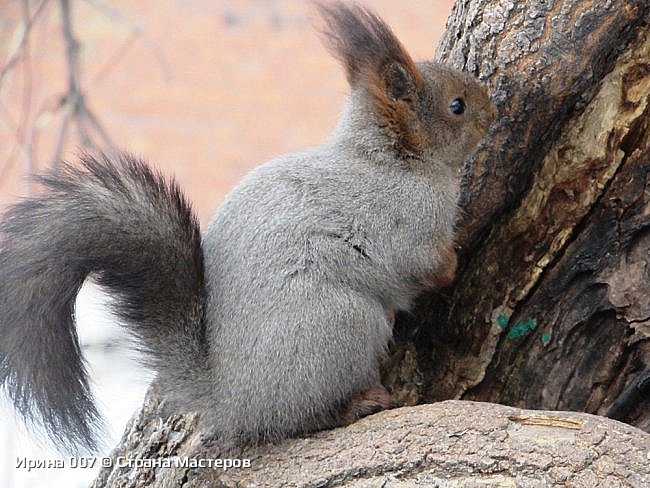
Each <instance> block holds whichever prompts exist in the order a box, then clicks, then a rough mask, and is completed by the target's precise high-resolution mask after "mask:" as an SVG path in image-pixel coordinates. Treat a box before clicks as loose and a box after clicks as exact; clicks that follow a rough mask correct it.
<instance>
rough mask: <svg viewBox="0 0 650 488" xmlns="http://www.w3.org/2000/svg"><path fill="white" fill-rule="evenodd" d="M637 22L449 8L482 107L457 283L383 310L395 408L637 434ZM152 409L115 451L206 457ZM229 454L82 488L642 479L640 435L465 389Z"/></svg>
mask: <svg viewBox="0 0 650 488" xmlns="http://www.w3.org/2000/svg"><path fill="white" fill-rule="evenodd" d="M649 28H650V3H649V2H647V1H646V0H529V1H526V2H523V1H522V2H515V1H512V0H458V1H457V3H456V6H455V7H454V10H453V12H452V15H451V17H450V19H449V22H448V28H447V32H446V35H445V37H444V38H443V41H442V43H441V45H440V47H439V49H438V58H439V60H441V61H444V62H447V63H449V64H452V65H455V66H456V67H459V68H462V69H465V70H467V71H470V72H472V73H474V74H476V75H478V76H479V77H480V78H482V79H484V80H485V81H486V83H487V84H488V85H489V86H490V87H491V88H492V90H493V92H494V99H495V101H496V103H497V105H498V107H499V110H500V118H499V121H498V122H497V123H496V124H495V126H494V128H493V130H492V131H491V132H490V134H489V136H488V138H487V139H486V141H485V142H484V144H483V145H482V146H481V147H480V148H479V150H478V151H477V153H476V155H475V157H474V158H473V160H472V161H471V162H470V163H469V164H468V165H467V167H466V170H465V173H464V179H463V181H464V182H463V197H462V202H461V203H462V207H463V214H464V218H463V219H462V221H461V222H460V223H459V225H458V228H459V238H458V245H459V248H460V268H459V269H460V271H459V275H458V278H457V280H456V283H455V284H454V286H453V287H452V288H450V289H448V290H446V291H445V292H444V293H442V294H438V295H435V296H434V295H432V296H425V297H422V299H421V300H420V303H419V306H418V308H417V310H416V312H415V313H412V314H408V315H407V314H403V315H401V316H400V317H398V321H397V324H396V329H395V335H396V341H395V345H394V347H393V351H392V354H391V357H390V358H389V360H387V361H386V363H385V365H384V381H385V383H386V385H387V387H388V388H389V389H390V390H391V392H392V393H393V395H394V396H395V398H396V399H398V401H400V402H401V403H402V404H407V405H414V404H417V403H425V402H431V401H437V400H445V399H450V398H456V399H458V398H461V399H467V400H482V401H489V402H497V403H505V404H510V405H514V406H517V407H525V408H535V409H549V410H558V409H561V410H576V411H580V412H590V413H596V414H600V415H610V416H612V417H615V418H617V419H621V420H624V421H626V422H629V423H631V424H633V425H636V426H638V427H640V428H641V429H645V430H650V398H649V397H650V266H649V264H648V263H649V261H650V255H649V249H650V180H649V176H648V173H649V171H648V170H649V168H650V131H649V126H650V108H649V107H650V105H649V101H650V100H649V93H650V40H649V36H648V29H649ZM157 412H158V407H157V403H156V401H155V397H150V398H149V400H148V402H147V404H146V406H145V409H144V410H143V412H142V413H141V416H140V417H139V418H136V419H134V421H133V423H132V425H131V428H130V430H129V431H127V436H126V437H125V439H124V440H123V442H122V445H121V446H120V447H119V448H118V450H117V451H116V454H115V455H116V456H117V455H125V456H129V457H131V458H135V457H137V456H142V457H146V458H155V457H159V456H162V457H165V458H167V457H170V456H174V455H175V456H183V455H189V456H200V455H203V456H204V457H209V458H216V457H218V453H215V452H214V451H211V450H210V446H209V445H208V444H206V443H205V441H203V440H201V438H200V435H199V433H198V432H195V430H194V423H193V422H194V420H193V417H178V416H176V417H171V418H168V419H167V420H166V421H164V422H162V421H161V420H160V419H159V418H158V417H157V415H158V413H157ZM605 432H606V434H607V435H605ZM202 453H203V454H202ZM208 453H209V455H208ZM241 454H242V456H244V457H245V456H248V457H250V458H252V462H253V466H252V467H251V468H250V469H248V470H232V471H226V472H223V471H219V470H205V469H203V470H192V469H183V470H180V471H179V470H178V469H176V468H174V469H172V468H169V469H168V470H165V469H166V468H160V469H153V468H141V469H131V468H122V469H106V470H104V471H103V472H102V474H101V475H100V478H98V480H97V482H96V485H95V486H98V487H99V486H145V485H143V484H138V483H140V482H141V481H139V480H145V479H149V480H153V479H155V480H156V482H157V483H158V486H172V483H176V484H175V485H174V486H179V485H181V484H183V486H210V483H212V485H214V486H231V485H235V484H237V483H241V484H242V485H244V486H248V485H250V486H253V485H264V484H265V483H266V484H267V485H269V486H272V485H274V484H275V485H277V484H279V481H281V480H282V481H286V480H293V481H290V482H289V484H292V483H293V485H294V486H339V485H349V486H393V485H397V484H398V483H400V482H401V481H398V480H402V481H404V480H411V481H413V482H414V483H415V482H420V483H425V482H426V483H430V484H435V483H438V485H439V486H461V485H463V486H464V483H466V482H467V483H473V485H479V484H481V483H485V485H487V486H489V485H490V484H492V485H497V484H499V486H515V485H517V486H551V485H555V484H559V483H566V484H568V485H569V486H621V485H631V486H647V485H648V483H650V474H649V473H648V466H649V465H650V459H649V458H648V456H649V455H650V436H648V435H647V434H644V433H643V432H641V431H638V430H636V429H633V428H631V427H627V426H624V425H622V424H620V423H617V422H614V421H610V420H607V419H604V418H596V417H592V416H589V415H586V414H570V413H549V412H543V413H542V412H537V413H533V412H525V411H520V410H517V409H512V408H508V407H502V406H498V405H492V404H475V403H471V402H445V403H443V404H440V405H433V406H427V407H420V408H418V409H400V410H395V411H391V412H384V413H381V414H379V415H377V416H373V417H371V418H368V419H363V420H361V421H360V422H358V423H356V424H354V425H352V426H350V427H348V428H346V429H337V430H334V431H329V432H323V433H320V434H317V435H316V436H314V437H312V438H309V439H297V440H296V439H294V440H288V441H286V442H283V443H281V444H279V445H277V446H266V447H263V448H260V449H259V450H257V451H254V452H244V453H241ZM163 480H166V481H164V482H163ZM268 480H270V481H268ZM166 483H169V484H166ZM382 483H383V484H382ZM482 486H483V485H482Z"/></svg>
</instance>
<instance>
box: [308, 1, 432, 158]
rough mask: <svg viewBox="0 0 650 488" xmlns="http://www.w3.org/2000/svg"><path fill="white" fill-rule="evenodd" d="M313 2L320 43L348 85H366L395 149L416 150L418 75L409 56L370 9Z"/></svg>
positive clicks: (421, 84) (421, 140)
mask: <svg viewBox="0 0 650 488" xmlns="http://www.w3.org/2000/svg"><path fill="white" fill-rule="evenodd" d="M317 6H318V10H319V11H320V14H321V16H322V17H323V20H324V21H325V28H324V29H323V31H322V34H323V39H324V42H325V45H326V47H327V48H328V49H329V51H330V52H331V53H332V54H333V55H334V56H335V57H336V58H337V59H339V60H340V61H341V63H342V64H343V67H344V68H345V72H346V75H347V78H348V82H349V83H350V86H351V87H352V88H364V89H365V90H366V93H367V94H368V96H369V97H370V100H371V101H372V103H373V105H374V107H375V112H376V114H377V115H378V116H379V117H380V118H381V119H382V123H381V126H382V127H383V128H384V130H385V131H386V133H387V135H388V136H389V138H390V139H391V140H392V143H393V146H394V147H395V148H396V149H397V150H399V151H406V152H410V153H413V152H418V151H420V150H421V149H422V148H423V146H424V143H425V140H424V136H423V133H422V128H421V124H420V122H419V120H418V114H417V113H416V106H417V103H416V102H417V98H418V93H419V92H420V91H421V90H422V88H423V87H424V79H423V77H422V74H421V73H420V71H419V70H418V68H417V67H416V66H415V63H414V62H413V59H411V56H409V54H408V53H407V52H406V50H405V49H404V47H403V46H402V44H401V43H400V42H399V40H397V38H396V37H395V34H393V32H392V31H391V29H390V27H388V26H387V25H386V23H385V22H384V21H383V20H381V19H380V18H379V17H378V16H377V15H375V14H374V13H372V12H371V11H370V10H368V9H366V8H364V7H361V6H359V5H356V4H352V5H347V4H344V3H341V2H333V3H317Z"/></svg>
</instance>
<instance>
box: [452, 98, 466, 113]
mask: <svg viewBox="0 0 650 488" xmlns="http://www.w3.org/2000/svg"><path fill="white" fill-rule="evenodd" d="M449 110H451V113H452V114H456V115H461V114H462V113H463V112H465V100H463V99H462V98H455V99H454V100H452V102H451V105H449Z"/></svg>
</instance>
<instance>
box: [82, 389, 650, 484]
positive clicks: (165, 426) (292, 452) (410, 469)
mask: <svg viewBox="0 0 650 488" xmlns="http://www.w3.org/2000/svg"><path fill="white" fill-rule="evenodd" d="M158 408H159V405H158V404H157V403H156V402H155V401H153V400H151V399H150V400H149V401H148V402H147V403H146V405H145V408H144V410H143V411H142V412H141V413H140V414H138V415H137V416H136V417H134V418H133V420H132V421H131V424H130V425H129V427H128V428H127V431H126V434H125V437H124V439H123V440H122V444H121V446H120V447H119V448H118V449H117V450H116V452H114V453H113V457H112V459H113V462H114V464H115V466H118V462H119V463H123V462H124V461H123V460H122V459H119V458H120V457H121V456H128V457H129V458H130V459H136V458H140V459H143V460H155V459H157V460H160V461H159V462H161V463H162V462H163V461H166V462H169V463H171V464H173V463H174V462H176V461H175V460H184V459H185V458H186V457H187V458H189V459H194V460H200V459H215V458H220V457H222V455H221V454H220V453H218V452H215V451H214V450H210V449H209V448H208V447H207V444H206V443H205V441H204V440H202V439H201V437H200V435H199V434H198V433H197V432H196V430H195V429H194V427H195V420H196V419H195V418H194V417H192V416H187V417H183V416H172V417H169V418H166V419H165V420H163V419H162V418H161V417H159V416H158V414H157V411H158ZM228 457H229V458H238V459H240V460H245V459H248V460H250V467H249V468H239V469H237V468H233V469H226V470H224V469H223V468H222V467H219V468H212V467H204V468H195V469H192V468H188V467H177V466H173V467H159V468H153V467H140V468H137V469H136V468H129V467H124V468H120V467H115V468H105V469H104V470H103V471H102V472H101V473H100V476H99V478H98V479H97V480H96V481H95V483H94V485H93V487H94V488H100V487H107V486H112V487H117V486H119V487H121V488H140V487H145V486H157V487H172V486H174V487H178V486H184V487H235V486H241V487H248V486H251V487H253V486H254V487H266V486H268V487H276V486H293V487H311V488H315V487H333V486H350V487H352V486H354V487H397V486H402V487H407V486H439V487H460V486H463V487H469V486H477V487H478V486H482V487H489V486H494V487H497V486H499V487H508V486H512V487H514V486H518V487H546V486H548V487H550V486H559V485H562V486H570V487H585V488H587V487H589V488H592V487H595V486H608V487H617V486H633V487H639V488H641V487H643V486H648V483H650V461H649V457H650V435H648V434H646V433H644V432H642V431H640V430H638V429H635V428H634V427H630V426H629V425H626V424H623V423H620V422H617V421H614V420H610V419H606V418H603V417H596V416H593V415H589V414H579V413H574V412H544V411H527V410H520V409H516V408H512V407H505V406H502V405H495V404H490V403H474V402H464V401H447V402H441V403H437V404H430V405H422V406H418V407H405V408H401V409H397V410H390V411H385V412H381V413H379V414H377V415H373V416H371V417H366V418H365V419H362V420H360V421H359V422H357V423H355V424H353V425H351V426H349V427H347V428H345V429H335V430H330V431H323V432H319V433H317V434H315V435H313V436H311V437H308V438H305V439H289V440H286V441H284V442H281V443H279V444H277V445H272V446H263V447H260V448H257V449H248V450H243V451H241V452H238V453H235V454H230V455H228ZM118 460H119V461H118Z"/></svg>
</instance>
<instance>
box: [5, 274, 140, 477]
mask: <svg viewBox="0 0 650 488" xmlns="http://www.w3.org/2000/svg"><path fill="white" fill-rule="evenodd" d="M109 302H110V297H108V296H107V295H106V294H104V293H103V292H102V290H100V288H99V287H98V286H96V285H94V284H92V283H90V282H86V283H85V284H84V286H83V287H82V289H81V291H80V293H79V295H78V297H77V303H76V315H77V324H78V328H77V330H78V333H79V339H80V343H81V345H82V349H83V351H84V355H85V357H86V360H87V362H88V370H89V374H90V377H91V383H92V385H93V391H94V393H95V399H96V401H97V404H98V407H99V408H100V411H101V412H102V415H103V416H104V419H105V421H106V426H107V429H106V435H103V436H102V437H103V438H104V439H105V442H104V445H103V446H102V450H101V452H99V453H97V455H96V456H89V457H90V459H89V460H88V461H89V462H90V463H92V462H93V459H94V458H96V462H95V466H94V467H93V468H90V467H84V468H82V467H76V468H74V467H72V466H71V465H72V464H74V462H71V461H73V460H71V459H70V458H69V457H67V456H65V457H64V456H61V455H60V454H59V453H57V452H56V451H55V450H54V448H52V447H51V446H49V445H48V443H47V439H46V438H45V437H44V436H43V435H42V434H41V435H40V436H35V435H34V433H33V432H32V435H29V427H27V426H25V425H24V424H23V423H22V421H21V420H20V419H19V418H18V417H17V415H16V414H15V413H14V412H13V408H12V407H11V405H10V402H9V401H8V400H7V399H6V398H4V396H2V400H0V416H1V419H0V437H1V438H2V439H4V442H2V443H1V444H0V486H2V487H7V488H40V487H44V488H45V487H48V488H49V487H59V486H60V487H66V488H67V487H70V488H75V487H87V486H88V485H89V484H90V482H91V481H92V480H93V479H94V478H95V476H96V475H97V473H98V472H99V469H100V467H101V457H102V456H107V455H108V453H109V452H110V451H111V449H112V448H113V447H115V445H116V444H117V443H118V441H119V439H120V437H121V436H122V432H123V430H124V426H125V425H126V423H127V422H128V420H129V419H130V418H131V416H132V415H133V413H134V412H135V411H136V410H137V409H138V408H139V406H140V405H141V404H142V400H143V398H144V394H145V392H146V389H147V387H148V386H149V383H150V381H151V373H150V372H148V371H147V370H146V369H144V368H143V367H142V366H141V365H140V364H138V362H137V361H136V359H135V358H136V357H137V354H136V353H135V352H132V351H131V350H130V349H129V344H130V342H129V338H128V336H127V335H126V333H125V331H124V329H122V328H121V327H119V326H118V325H116V321H115V319H114V317H113V316H112V315H111V313H110V311H109V310H108V303H109ZM31 430H32V431H34V429H33V427H32V428H31ZM76 461H77V463H83V462H85V461H86V460H84V459H77V460H76ZM30 462H31V463H32V465H34V464H40V466H44V465H48V464H49V466H51V467H38V468H34V469H31V470H29V469H28V468H27V466H28V465H29V463H30ZM57 462H58V466H61V464H63V465H64V466H65V467H55V466H56V465H57ZM19 463H22V466H21V467H17V466H18V464H19Z"/></svg>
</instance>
